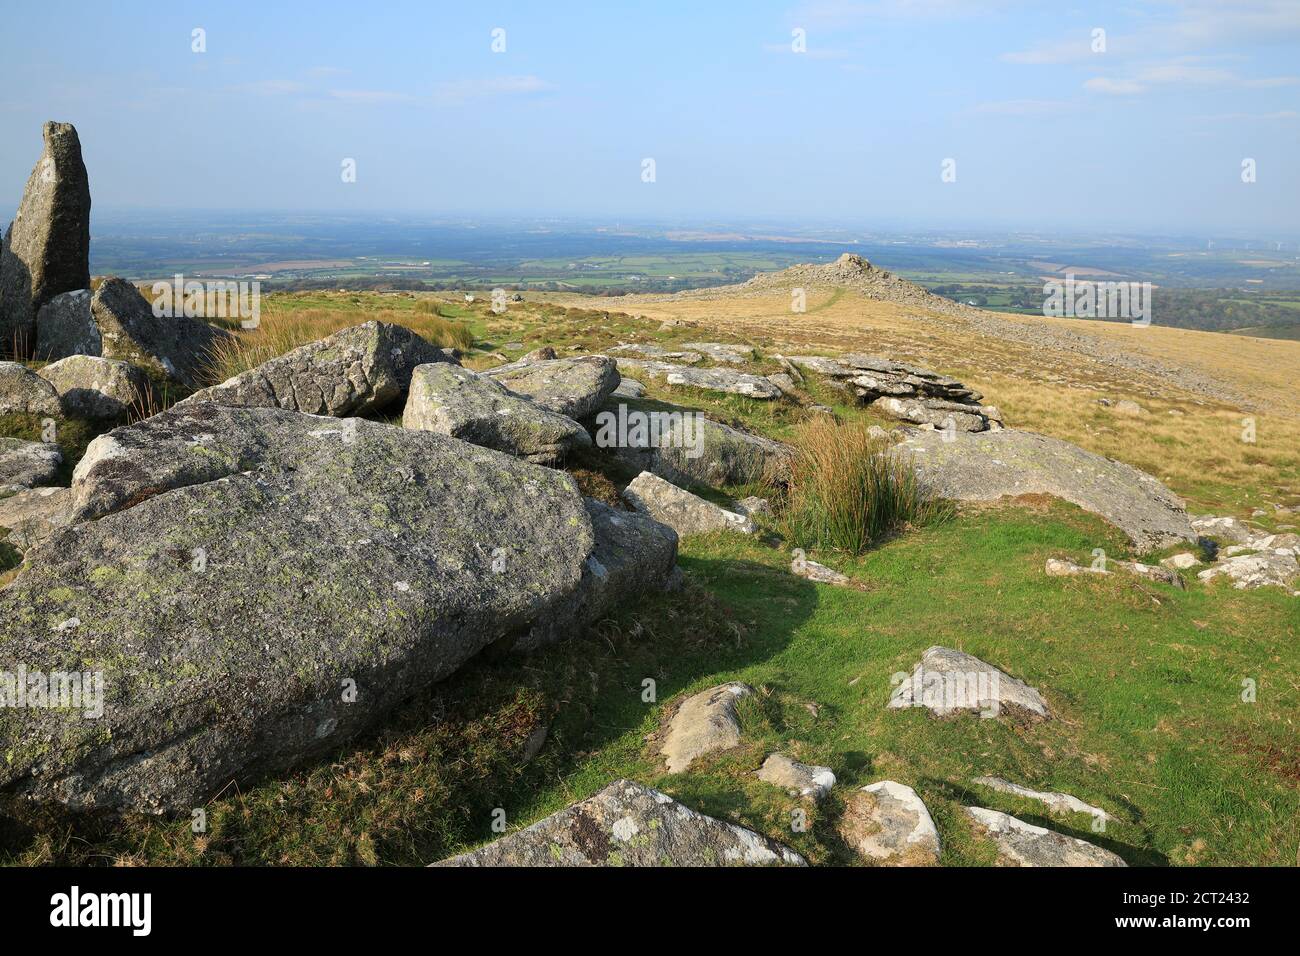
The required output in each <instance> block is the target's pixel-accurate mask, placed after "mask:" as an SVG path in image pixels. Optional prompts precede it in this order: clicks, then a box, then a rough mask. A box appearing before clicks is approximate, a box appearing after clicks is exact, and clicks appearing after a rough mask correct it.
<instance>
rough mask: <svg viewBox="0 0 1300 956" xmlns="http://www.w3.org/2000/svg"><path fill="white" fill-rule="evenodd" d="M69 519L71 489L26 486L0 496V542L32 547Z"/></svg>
mask: <svg viewBox="0 0 1300 956" xmlns="http://www.w3.org/2000/svg"><path fill="white" fill-rule="evenodd" d="M71 520H72V490H71V489H69V488H28V489H25V490H23V491H19V492H16V493H14V494H12V495H8V496H6V497H0V541H7V542H8V543H9V544H11V545H13V546H14V547H15V548H17V549H18V550H19V551H26V550H27V549H28V548H32V547H34V546H36V545H38V544H40V543H41V542H42V541H44V540H45V539H46V538H48V537H49V536H50V535H51V534H53V533H54V531H55V529H56V528H62V527H64V526H66V525H67V524H68V523H69V522H70V521H71Z"/></svg>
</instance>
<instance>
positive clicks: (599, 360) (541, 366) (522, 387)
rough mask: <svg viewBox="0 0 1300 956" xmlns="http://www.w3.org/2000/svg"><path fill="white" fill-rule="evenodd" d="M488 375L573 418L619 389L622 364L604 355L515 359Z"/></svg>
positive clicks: (589, 411)
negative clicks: (540, 360)
mask: <svg viewBox="0 0 1300 956" xmlns="http://www.w3.org/2000/svg"><path fill="white" fill-rule="evenodd" d="M486 374H487V375H489V376H490V377H492V378H494V379H496V380H497V381H498V382H500V383H501V384H502V385H504V386H505V387H506V388H508V389H510V391H512V392H515V393H517V394H519V395H526V396H528V397H529V398H531V399H532V400H533V401H534V402H536V403H537V404H538V405H541V406H542V407H543V408H549V409H550V410H551V411H553V412H558V413H559V414H561V415H567V416H568V417H569V418H572V419H583V418H586V417H587V416H589V415H592V414H594V413H595V411H596V410H597V409H598V408H600V406H601V404H602V403H603V402H604V401H605V399H606V398H608V397H609V395H610V393H611V392H613V391H614V389H616V388H618V380H619V376H618V366H617V365H616V364H615V362H614V360H613V359H611V358H607V357H605V356H603V355H583V356H579V357H575V358H562V359H553V360H550V361H543V362H512V363H510V364H509V365H502V366H499V367H497V368H493V369H489V370H488V371H487V373H486Z"/></svg>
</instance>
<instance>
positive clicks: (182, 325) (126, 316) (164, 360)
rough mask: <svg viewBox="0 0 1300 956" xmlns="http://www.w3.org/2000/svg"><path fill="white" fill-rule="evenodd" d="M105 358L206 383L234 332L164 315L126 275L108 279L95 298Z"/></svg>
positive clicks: (192, 383) (95, 315) (191, 383)
mask: <svg viewBox="0 0 1300 956" xmlns="http://www.w3.org/2000/svg"><path fill="white" fill-rule="evenodd" d="M90 314H91V316H92V317H93V318H94V320H95V326H96V327H97V328H98V329H99V335H100V339H101V342H102V348H101V355H103V357H104V358H111V359H120V360H121V361H123V362H130V363H131V364H132V365H136V366H139V367H140V368H142V369H145V370H146V371H148V372H151V373H153V374H154V375H156V376H158V377H159V378H163V379H167V380H170V381H173V382H178V383H180V384H181V385H184V386H185V387H187V388H198V387H199V386H201V385H202V384H203V381H204V377H205V375H206V373H207V367H208V365H209V363H210V361H211V355H212V352H213V350H214V349H215V348H217V346H218V344H219V343H220V342H223V341H225V340H228V339H229V338H230V333H229V332H227V331H225V330H224V329H219V328H217V327H216V326H212V325H208V324H207V323H206V322H201V321H199V320H198V319H191V318H187V317H186V316H184V315H177V316H164V317H161V318H160V317H158V316H155V315H154V314H153V307H152V306H151V305H150V304H149V302H148V301H147V300H146V299H145V297H144V296H143V295H141V294H140V290H139V289H137V288H136V287H135V286H134V285H132V284H131V283H129V282H127V281H126V280H125V279H119V278H117V277H111V278H108V279H105V280H104V281H103V283H102V284H101V285H100V287H99V288H98V289H96V290H95V294H94V295H93V296H92V297H91V300H90Z"/></svg>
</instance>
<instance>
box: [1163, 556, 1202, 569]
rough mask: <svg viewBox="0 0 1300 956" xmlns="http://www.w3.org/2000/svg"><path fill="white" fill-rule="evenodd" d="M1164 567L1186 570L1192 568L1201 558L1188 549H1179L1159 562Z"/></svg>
mask: <svg viewBox="0 0 1300 956" xmlns="http://www.w3.org/2000/svg"><path fill="white" fill-rule="evenodd" d="M1160 563H1161V564H1162V565H1164V566H1165V567H1166V568H1169V569H1170V570H1174V571H1186V570H1187V569H1188V568H1194V567H1196V566H1197V565H1198V564H1200V563H1201V559H1200V558H1198V557H1197V556H1196V555H1194V554H1192V552H1190V551H1180V552H1179V553H1178V554H1171V555H1170V556H1169V557H1167V558H1164V559H1163V560H1162V561H1161V562H1160Z"/></svg>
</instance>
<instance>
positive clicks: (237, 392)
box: [185, 320, 447, 418]
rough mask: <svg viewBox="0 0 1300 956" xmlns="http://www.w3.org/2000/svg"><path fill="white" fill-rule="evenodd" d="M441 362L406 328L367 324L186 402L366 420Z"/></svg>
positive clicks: (438, 352) (436, 351)
mask: <svg viewBox="0 0 1300 956" xmlns="http://www.w3.org/2000/svg"><path fill="white" fill-rule="evenodd" d="M446 361H447V356H446V355H444V354H443V352H442V350H441V349H439V348H437V347H435V346H433V345H430V344H429V343H428V342H426V341H425V340H424V339H422V338H420V336H418V335H416V334H415V333H414V332H412V331H411V330H410V329H408V328H405V327H404V326H401V325H392V324H390V323H388V322H377V321H373V320H372V321H370V322H366V323H364V324H362V325H354V326H352V327H351V328H347V329H342V330H340V331H338V332H335V333H334V334H333V335H330V336H326V337H325V338H323V339H321V340H320V341H317V342H310V343H308V344H307V345H302V346H299V347H298V348H296V349H294V350H293V351H291V352H286V353H285V354H284V355H281V356H278V357H276V358H273V359H271V360H270V361H267V362H263V363H262V364H261V365H259V366H257V367H256V368H253V369H249V370H248V371H247V372H243V373H242V374H240V375H236V376H235V377H234V378H231V379H228V380H227V381H224V382H222V383H221V384H220V385H214V386H212V387H211V388H205V389H202V390H201V391H198V392H196V393H195V394H194V395H192V396H191V397H190V398H188V399H186V400H185V401H186V402H216V403H217V404H218V405H237V406H240V407H243V408H284V409H288V410H290V411H296V412H305V413H307V414H308V415H330V416H333V417H335V418H343V417H346V416H349V415H366V414H369V413H370V412H374V411H378V410H380V409H382V408H385V407H387V406H389V405H391V404H393V403H394V402H396V401H398V400H399V399H400V398H402V396H404V395H405V394H406V393H407V389H408V388H409V387H410V385H411V375H412V373H414V371H415V369H416V368H417V367H418V366H420V365H425V364H428V363H431V362H446Z"/></svg>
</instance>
